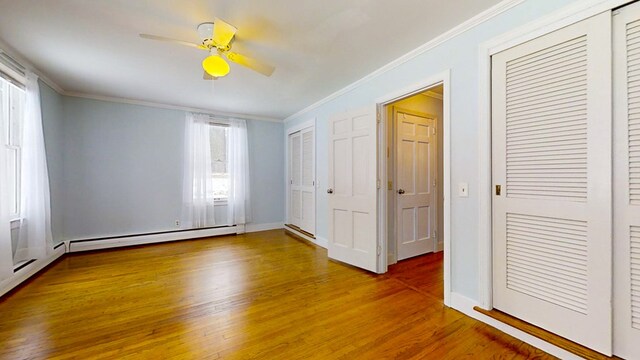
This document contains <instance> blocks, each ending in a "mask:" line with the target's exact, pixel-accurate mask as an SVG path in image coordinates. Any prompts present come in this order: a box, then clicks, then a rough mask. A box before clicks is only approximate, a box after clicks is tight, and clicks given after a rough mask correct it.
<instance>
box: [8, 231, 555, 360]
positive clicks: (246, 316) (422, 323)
mask: <svg viewBox="0 0 640 360" xmlns="http://www.w3.org/2000/svg"><path fill="white" fill-rule="evenodd" d="M441 287H442V256H441V255H438V254H435V255H427V256H423V257H418V258H414V259H410V260H406V261H404V262H401V263H399V264H397V265H394V266H392V267H391V268H390V271H389V273H388V274H386V275H382V276H379V275H374V274H369V273H366V272H364V271H360V270H358V269H355V268H352V267H348V266H345V265H342V264H338V263H335V262H331V261H327V254H326V251H325V250H324V249H321V248H317V247H315V246H313V245H310V244H307V243H305V242H302V241H300V240H297V239H294V238H293V237H290V236H287V235H285V234H284V233H283V231H281V230H274V231H267V232H261V233H252V234H246V235H240V236H225V237H218V238H211V239H204V240H194V241H182V242H175V243H168V244H160V245H150V246H141V247H135V248H127V249H116V250H107V251H101V252H94V253H83V254H70V255H68V256H66V257H65V258H63V259H62V260H60V261H59V262H57V263H55V264H54V265H53V266H51V267H50V268H49V269H47V270H46V271H45V272H43V273H41V274H40V275H38V276H37V277H35V278H34V279H33V280H31V281H29V282H28V283H27V284H26V285H24V286H22V287H20V288H19V289H17V290H16V291H14V292H12V293H11V294H9V295H7V296H5V297H4V298H2V299H0V358H2V359H45V358H46V359H90V358H91V359H94V358H100V359H140V358H143V359H164V358H178V359H253V358H255V359H308V358H314V359H384V358H393V359H414V358H415V359H458V358H468V359H489V358H495V359H527V358H536V359H546V358H551V357H550V356H549V355H547V354H545V353H543V352H541V351H539V350H537V349H535V348H533V347H531V346H529V345H527V344H525V343H523V342H521V341H519V340H517V339H515V338H512V337H510V336H508V335H505V334H503V333H501V332H499V331H498V330H495V329H493V328H491V327H489V326H487V325H484V324H483V323H481V322H478V321H476V320H474V319H471V318H469V317H467V316H465V315H463V314H461V313H459V312H457V311H455V310H451V309H449V308H446V307H444V306H443V305H442V301H441V299H442V289H441Z"/></svg>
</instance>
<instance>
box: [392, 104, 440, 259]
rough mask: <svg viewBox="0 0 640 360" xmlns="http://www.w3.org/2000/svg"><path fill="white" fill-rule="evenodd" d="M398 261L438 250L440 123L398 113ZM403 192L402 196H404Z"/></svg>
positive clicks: (424, 117)
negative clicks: (437, 177) (435, 225)
mask: <svg viewBox="0 0 640 360" xmlns="http://www.w3.org/2000/svg"><path fill="white" fill-rule="evenodd" d="M394 113H395V120H396V121H395V123H396V143H397V144H398V147H397V159H398V160H397V161H396V164H397V165H396V172H397V174H398V175H397V179H398V181H397V182H398V185H397V189H398V193H397V194H396V196H397V202H396V204H397V208H396V214H397V220H396V224H398V226H397V239H398V260H403V259H406V258H409V257H413V256H418V255H422V254H425V253H428V252H432V251H434V249H435V241H436V240H435V228H434V227H433V225H434V224H436V218H435V217H436V211H432V210H431V209H434V208H435V207H436V206H437V187H436V183H435V181H434V180H435V179H436V174H435V171H436V169H437V165H436V161H437V160H436V153H437V147H436V131H435V127H436V120H435V119H434V118H430V117H427V116H426V115H421V114H417V113H411V112H408V111H405V110H396V111H395V112H394ZM400 192H402V193H400Z"/></svg>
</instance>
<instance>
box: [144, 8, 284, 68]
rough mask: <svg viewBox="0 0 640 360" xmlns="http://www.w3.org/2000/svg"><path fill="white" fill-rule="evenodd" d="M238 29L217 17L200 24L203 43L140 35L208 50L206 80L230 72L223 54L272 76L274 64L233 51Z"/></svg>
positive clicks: (199, 28)
mask: <svg viewBox="0 0 640 360" xmlns="http://www.w3.org/2000/svg"><path fill="white" fill-rule="evenodd" d="M237 31H238V29H236V28H235V27H234V26H233V25H230V24H229V23H227V22H225V21H224V20H221V19H218V18H215V20H214V21H213V22H206V23H202V24H200V25H198V34H199V35H200V38H201V39H202V43H201V44H195V43H192V42H189V41H183V40H177V39H172V38H167V37H164V36H158V35H151V34H140V37H141V38H143V39H150V40H160V41H168V42H173V43H177V44H181V45H186V46H190V47H193V48H197V49H201V50H205V51H208V52H209V56H207V57H206V58H205V59H204V60H202V68H203V69H204V76H203V78H204V79H205V80H215V79H217V78H220V77H223V76H226V75H227V74H228V73H229V70H230V68H229V64H228V63H227V62H226V61H225V60H224V58H223V56H224V57H226V58H227V59H228V60H229V61H232V62H234V63H236V64H240V65H242V66H245V67H247V68H249V69H251V70H254V71H257V72H259V73H260V74H262V75H265V76H271V74H273V71H274V70H275V68H274V67H273V66H271V65H268V64H265V63H264V62H262V61H259V60H256V59H253V58H250V57H248V56H244V55H241V54H238V53H236V52H233V51H231V46H232V45H233V42H234V40H235V36H236V32H237Z"/></svg>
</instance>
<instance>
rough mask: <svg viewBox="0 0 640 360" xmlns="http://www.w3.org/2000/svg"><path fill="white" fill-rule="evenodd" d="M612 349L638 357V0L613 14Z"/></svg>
mask: <svg viewBox="0 0 640 360" xmlns="http://www.w3.org/2000/svg"><path fill="white" fill-rule="evenodd" d="M613 39H614V42H613V50H614V53H613V54H614V56H613V58H614V64H613V69H614V99H615V100H614V101H615V102H614V150H615V156H614V172H613V174H614V175H613V177H614V191H613V194H614V209H613V211H614V215H615V216H614V255H613V259H614V268H613V272H614V277H613V279H614V280H613V287H614V292H613V296H614V307H613V313H614V322H613V323H614V336H613V339H614V340H613V341H614V353H615V354H616V355H618V356H621V357H623V358H626V359H640V3H635V4H632V5H629V6H627V7H625V8H623V9H622V10H620V12H619V13H618V14H617V15H616V16H614V17H613Z"/></svg>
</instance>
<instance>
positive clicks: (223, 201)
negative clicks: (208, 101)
mask: <svg viewBox="0 0 640 360" xmlns="http://www.w3.org/2000/svg"><path fill="white" fill-rule="evenodd" d="M207 123H208V124H209V126H212V127H221V128H225V129H226V130H227V134H226V138H225V147H224V148H225V163H226V168H227V172H226V177H227V181H229V182H230V181H231V174H230V173H229V167H228V166H229V158H228V156H229V154H228V152H227V150H228V144H229V143H228V141H229V133H228V129H229V128H230V126H229V124H225V123H222V122H219V121H216V120H215V119H211V120H209V121H207ZM209 146H211V138H209ZM214 174H215V173H214V172H213V169H211V176H212V177H214ZM211 200H212V201H213V204H214V206H224V205H227V203H228V201H229V192H228V191H227V194H226V196H224V197H222V196H217V197H216V196H215V195H214V196H213V198H211Z"/></svg>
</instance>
